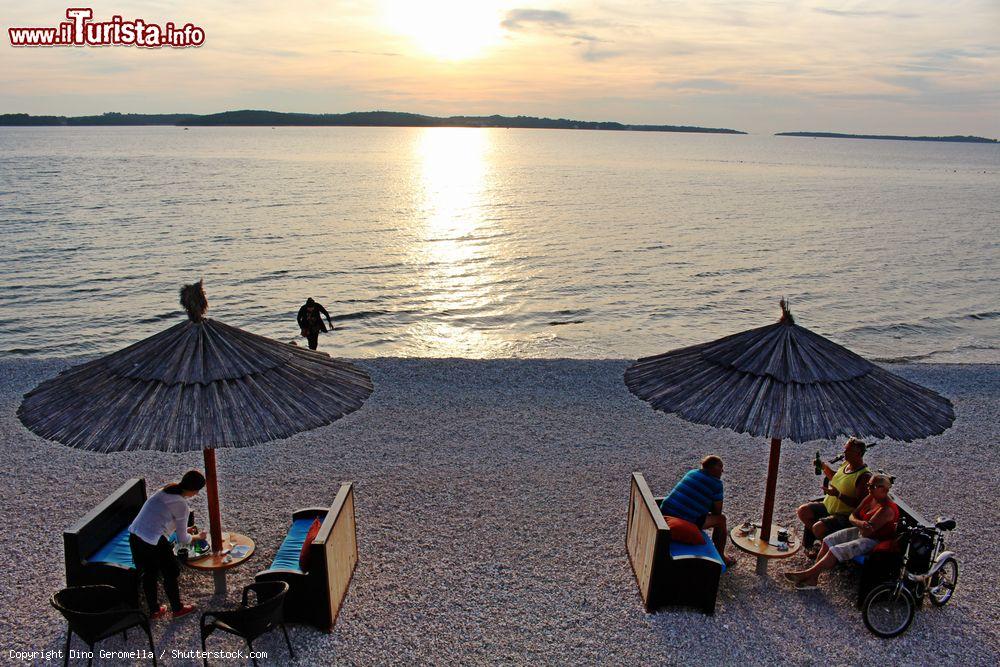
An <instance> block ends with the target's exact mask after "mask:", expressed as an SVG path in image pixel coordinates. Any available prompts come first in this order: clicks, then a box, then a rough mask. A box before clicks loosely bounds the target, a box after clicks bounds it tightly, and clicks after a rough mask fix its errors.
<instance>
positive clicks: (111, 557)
mask: <svg viewBox="0 0 1000 667" xmlns="http://www.w3.org/2000/svg"><path fill="white" fill-rule="evenodd" d="M87 562H88V563H111V564H112V565H121V566H122V567H127V568H128V569H130V570H134V569H135V563H133V562H132V547H130V546H129V545H128V526H126V527H125V528H122V531H121V532H120V533H118V534H117V535H115V536H114V537H112V538H111V539H110V540H109V541H108V543H107V544H105V545H104V546H103V547H101V548H100V549H98V550H97V551H95V552H94V553H92V554H90V558H88V559H87Z"/></svg>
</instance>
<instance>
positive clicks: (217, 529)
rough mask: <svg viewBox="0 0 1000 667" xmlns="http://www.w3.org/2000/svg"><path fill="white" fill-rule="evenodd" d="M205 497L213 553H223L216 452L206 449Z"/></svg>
mask: <svg viewBox="0 0 1000 667" xmlns="http://www.w3.org/2000/svg"><path fill="white" fill-rule="evenodd" d="M204 454H205V495H206V496H208V525H209V531H210V535H211V538H212V553H219V552H220V551H222V515H221V514H220V513H219V480H218V477H217V476H216V473H215V450H214V449H206V450H205V451H204Z"/></svg>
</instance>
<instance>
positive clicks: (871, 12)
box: [813, 7, 919, 19]
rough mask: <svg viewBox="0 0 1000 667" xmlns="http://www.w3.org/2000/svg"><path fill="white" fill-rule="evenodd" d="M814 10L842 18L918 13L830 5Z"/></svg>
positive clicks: (897, 16)
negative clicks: (837, 7)
mask: <svg viewBox="0 0 1000 667" xmlns="http://www.w3.org/2000/svg"><path fill="white" fill-rule="evenodd" d="M813 11H816V12H819V13H820V14H826V15H828V16H839V17H842V18H890V19H915V18H918V16H919V15H918V14H908V13H902V12H887V11H883V10H878V9H830V8H829V7H816V8H815V9H814V10H813Z"/></svg>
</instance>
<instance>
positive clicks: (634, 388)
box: [625, 300, 955, 543]
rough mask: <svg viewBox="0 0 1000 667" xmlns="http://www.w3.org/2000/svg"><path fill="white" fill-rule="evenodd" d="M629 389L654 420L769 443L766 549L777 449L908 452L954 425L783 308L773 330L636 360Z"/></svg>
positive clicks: (925, 394) (945, 406)
mask: <svg viewBox="0 0 1000 667" xmlns="http://www.w3.org/2000/svg"><path fill="white" fill-rule="evenodd" d="M625 384H626V385H627V386H628V388H629V390H630V391H631V392H632V393H633V394H635V395H636V396H638V397H639V398H641V399H643V400H644V401H647V402H649V404H650V405H652V406H653V408H655V409H657V410H662V411H663V412H671V413H674V414H677V415H679V416H681V417H683V418H684V419H686V420H688V421H691V422H695V423H697V424H708V425H710V426H718V427H725V428H730V429H732V430H734V431H736V432H737V433H749V434H750V435H755V436H761V437H766V438H770V439H771V457H770V460H769V462H768V466H767V485H766V487H765V494H764V515H763V519H762V521H761V523H762V525H761V539H762V540H763V541H764V542H765V543H766V542H767V540H768V539H769V538H770V536H771V518H772V515H773V512H774V488H775V484H776V482H777V478H778V460H779V455H780V452H781V441H782V440H784V439H790V440H794V441H795V442H806V441H809V440H817V439H832V438H836V437H837V436H838V435H856V436H859V437H875V438H891V439H893V440H902V441H906V442H909V441H911V440H914V439H917V438H924V437H927V436H931V435H937V434H939V433H943V432H944V431H945V429H947V428H948V427H950V426H951V424H952V422H954V421H955V411H954V409H953V408H952V405H951V401H949V400H948V399H947V398H944V397H943V396H940V395H939V394H937V393H935V392H933V391H931V390H930V389H926V388H924V387H921V386H919V385H917V384H914V383H913V382H910V381H908V380H904V379H903V378H901V377H899V376H897V375H893V374H892V373H890V372H888V371H886V370H885V369H883V368H880V367H879V366H876V365H875V364H873V363H871V362H870V361H867V360H866V359H863V358H862V357H860V356H858V355H857V354H855V353H853V352H851V351H850V350H848V349H846V348H844V347H841V346H840V345H837V344H836V343H833V342H831V341H829V340H827V339H826V338H824V337H822V336H820V335H818V334H815V333H813V332H812V331H810V330H808V329H806V328H804V327H801V326H799V325H797V324H795V320H794V319H793V318H792V314H791V312H790V311H789V310H788V306H787V304H786V302H785V301H784V300H782V301H781V319H780V320H779V321H778V322H777V323H776V324H772V325H770V326H766V327H760V328H758V329H751V330H749V331H744V332H742V333H738V334H734V335H732V336H726V337H725V338H720V339H719V340H717V341H713V342H711V343H702V344H701V345H693V346H691V347H685V348H682V349H679V350H674V351H673V352H667V353H666V354H661V355H658V356H655V357H647V358H645V359H640V360H638V361H637V362H636V363H635V364H633V365H632V366H631V367H629V368H628V370H626V371H625Z"/></svg>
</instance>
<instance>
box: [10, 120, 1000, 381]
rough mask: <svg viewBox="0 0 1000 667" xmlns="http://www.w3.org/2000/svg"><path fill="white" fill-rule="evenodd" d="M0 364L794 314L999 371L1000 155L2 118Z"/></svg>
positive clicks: (510, 338) (651, 332)
mask: <svg viewBox="0 0 1000 667" xmlns="http://www.w3.org/2000/svg"><path fill="white" fill-rule="evenodd" d="M0 239H2V253H0V356H4V357H36V358H47V357H60V358H61V357H78V356H82V355H96V354H102V353H107V352H111V351H114V350H116V349H119V348H122V347H124V346H126V345H129V344H131V343H133V342H135V341H138V340H140V339H142V338H144V337H146V336H149V335H152V334H154V333H156V332H158V331H160V330H162V329H164V328H166V327H169V326H171V325H173V324H175V323H177V322H179V321H182V320H183V319H184V317H185V316H184V313H183V311H182V310H181V308H180V306H179V304H178V289H179V287H180V286H181V285H182V284H183V283H189V282H193V281H196V280H199V279H203V280H204V286H205V291H206V293H207V295H208V299H209V304H210V309H209V313H208V314H209V316H210V317H213V318H215V319H218V320H221V321H224V322H226V323H228V324H231V325H234V326H239V327H242V328H245V329H247V330H249V331H252V332H255V333H259V334H262V335H264V336H269V337H272V338H275V339H277V340H281V341H286V342H297V343H299V344H302V343H303V342H304V341H303V340H302V339H301V338H299V337H298V335H299V331H298V327H297V325H296V321H295V316H296V312H297V311H298V309H299V306H300V305H301V304H302V303H303V302H304V301H305V299H306V298H307V297H313V298H314V299H316V300H317V301H319V302H320V303H321V304H322V305H324V306H325V307H326V309H327V311H329V313H330V318H331V320H332V323H333V329H332V331H331V332H329V333H327V334H325V335H324V336H323V337H321V338H320V349H321V350H325V351H327V352H330V353H331V354H334V355H336V356H342V357H376V356H402V357H468V358H499V357H516V358H557V357H569V358H637V357H642V356H647V355H652V354H658V353H661V352H666V351H668V350H671V349H674V348H678V347H682V346H686V345H691V344H696V343H700V342H705V341H709V340H713V339H715V338H718V337H721V336H725V335H728V334H732V333H736V332H739V331H742V330H745V329H748V328H752V327H759V326H764V325H767V324H770V323H773V322H775V321H776V320H777V319H778V317H779V315H780V310H779V305H778V302H779V300H780V299H782V298H786V299H787V300H788V301H789V302H790V304H791V309H792V312H793V313H794V316H795V318H796V321H797V322H798V323H799V324H801V325H802V326H805V327H807V328H809V329H811V330H813V331H815V332H817V333H820V334H823V335H825V336H828V337H829V338H831V339H833V340H834V341H836V342H838V343H840V344H842V345H845V346H847V347H849V348H850V349H852V350H854V351H856V352H858V353H859V354H862V355H864V356H866V357H869V358H871V359H875V360H879V361H887V362H893V361H917V362H959V363H980V362H982V363H1000V326H998V325H1000V145H995V144H994V145H984V144H966V143H925V142H909V141H870V140H851V139H812V138H799V137H776V136H765V135H719V134H685V133H654V132H602V131H574V130H528V129H471V128H470V129H464V128H463V129H459V128H429V129H424V128H340V127H337V128H333V127H327V128H322V127H321V128H293V127H275V128H272V127H254V128H236V127H222V128H199V127H191V128H184V127H44V128H9V127H8V128H0Z"/></svg>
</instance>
